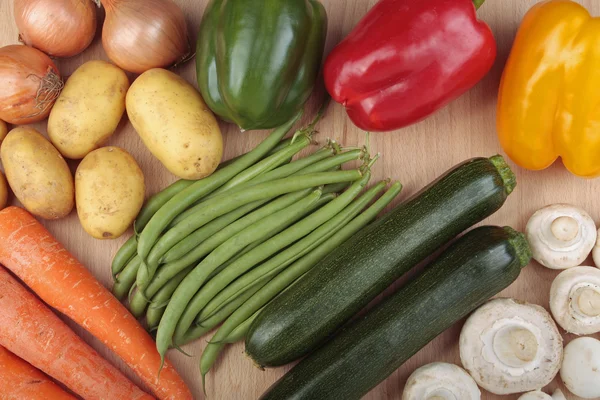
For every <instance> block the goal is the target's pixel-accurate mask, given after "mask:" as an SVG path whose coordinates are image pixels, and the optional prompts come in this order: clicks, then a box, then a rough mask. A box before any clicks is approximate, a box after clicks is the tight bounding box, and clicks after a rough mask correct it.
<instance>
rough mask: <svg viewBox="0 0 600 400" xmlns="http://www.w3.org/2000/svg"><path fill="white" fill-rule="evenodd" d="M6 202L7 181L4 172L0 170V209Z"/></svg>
mask: <svg viewBox="0 0 600 400" xmlns="http://www.w3.org/2000/svg"><path fill="white" fill-rule="evenodd" d="M6 203H8V183H6V178H5V177H4V174H3V173H2V172H0V210H2V209H3V208H4V207H6Z"/></svg>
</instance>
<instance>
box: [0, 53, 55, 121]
mask: <svg viewBox="0 0 600 400" xmlns="http://www.w3.org/2000/svg"><path fill="white" fill-rule="evenodd" d="M0 88H1V89H0V119H2V120H4V121H6V122H8V123H10V124H13V125H24V124H31V123H34V122H38V121H41V120H43V119H44V118H46V117H47V116H48V114H49V113H50V110H51V109H52V106H53V105H54V102H55V101H56V98H57V97H58V95H59V94H60V91H61V90H62V88H63V82H62V79H61V78H60V73H59V72H58V68H57V67H56V65H54V63H53V62H52V60H50V58H49V57H48V56H47V55H45V54H44V53H42V52H41V51H39V50H37V49H34V48H33V47H29V46H22V45H11V46H5V47H2V48H0Z"/></svg>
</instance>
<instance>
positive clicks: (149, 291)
mask: <svg viewBox="0 0 600 400" xmlns="http://www.w3.org/2000/svg"><path fill="white" fill-rule="evenodd" d="M312 191H313V189H306V190H303V191H300V192H295V193H290V194H288V195H286V196H282V197H280V198H279V199H276V200H274V201H272V202H271V203H269V204H267V205H266V206H264V207H262V208H260V209H258V210H256V211H255V212H253V213H251V214H249V215H246V216H245V217H244V218H242V219H238V220H237V221H235V222H233V223H231V224H229V225H227V226H225V227H224V228H223V229H221V230H219V231H218V232H216V233H215V232H213V233H211V236H210V238H208V237H207V240H205V241H202V242H200V243H199V245H198V246H197V247H196V248H195V249H193V251H192V253H189V255H186V256H184V257H183V258H180V259H178V260H176V261H174V262H171V263H168V264H165V265H163V266H162V267H161V268H160V269H159V270H158V272H157V274H156V275H155V277H154V279H152V282H151V283H150V284H149V285H148V287H147V288H146V290H145V291H144V292H143V293H142V291H141V290H138V291H137V292H136V294H135V295H134V297H133V299H132V301H131V302H130V305H129V307H130V310H131V311H132V313H133V314H134V315H136V316H138V315H141V314H142V313H143V312H144V309H145V307H146V303H147V300H146V299H147V298H149V297H152V296H154V295H155V294H156V293H157V291H158V290H160V288H161V287H162V286H163V285H164V284H165V283H166V282H167V281H168V279H170V278H171V277H173V276H174V275H176V274H177V273H178V272H179V271H181V270H182V269H184V268H186V267H189V266H191V265H193V264H194V263H196V262H197V261H199V260H200V259H201V258H202V257H204V256H205V255H207V254H208V253H210V252H211V251H212V250H214V249H215V248H217V247H218V246H219V245H221V244H222V243H224V242H225V241H226V240H227V239H229V238H230V237H232V236H233V235H235V234H236V233H238V232H240V231H241V230H243V229H244V228H245V227H247V226H249V225H251V224H253V223H255V222H257V221H260V220H261V219H263V218H266V217H267V216H269V215H271V214H273V213H274V212H277V211H279V210H282V209H284V208H286V207H288V206H290V205H292V204H293V203H295V202H296V201H298V200H300V199H302V198H303V197H306V196H307V195H309V194H310V192H312ZM330 196H331V195H323V196H321V198H320V199H319V200H318V201H317V202H316V203H315V205H314V207H318V206H319V205H321V204H323V202H325V201H328V200H331V197H330ZM251 204H252V203H251ZM311 209H312V206H311V207H310V208H308V209H307V212H308V211H310V210H311ZM238 210H239V209H238ZM234 212H235V211H232V213H234ZM230 214H231V213H229V214H225V216H227V215H230ZM221 218H222V217H221ZM215 221H217V220H215ZM215 221H213V222H215ZM213 222H211V223H210V224H207V225H205V227H206V226H209V225H211V224H212V223H213ZM223 222H224V221H223ZM285 227H286V226H281V228H280V229H278V230H275V231H274V232H273V233H272V234H271V235H275V234H276V233H279V232H280V230H283V229H285ZM201 229H202V228H201ZM265 240H266V239H265ZM180 243H181V242H180ZM249 246H252V244H251V245H248V246H247V247H249ZM244 250H245V249H243V250H242V252H243V251H244ZM190 255H191V256H190ZM228 262H229V261H228Z"/></svg>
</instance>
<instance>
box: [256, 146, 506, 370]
mask: <svg viewBox="0 0 600 400" xmlns="http://www.w3.org/2000/svg"><path fill="white" fill-rule="evenodd" d="M514 186H515V176H514V174H513V173H512V171H511V170H510V168H509V167H508V166H507V164H506V163H505V161H504V159H503V158H502V157H501V156H494V157H492V158H490V159H487V158H476V159H472V160H469V161H466V162H465V163H463V164H461V165H458V166H457V167H455V168H454V169H452V170H450V171H448V172H447V173H446V174H444V175H443V176H442V177H441V178H439V179H438V180H437V181H435V182H433V183H432V184H431V185H429V186H428V187H426V188H425V189H424V190H422V191H421V192H420V193H418V194H416V195H415V196H414V197H412V198H411V199H409V200H407V201H406V202H405V203H403V204H401V205H399V206H398V207H396V208H395V209H394V210H392V211H391V212H390V213H388V214H386V215H385V216H383V218H381V219H380V220H378V221H376V222H375V223H374V224H372V225H370V226H368V227H367V228H365V229H364V230H362V231H361V232H359V233H358V234H356V235H355V236H353V237H352V238H351V239H350V240H348V241H347V242H346V243H344V244H343V245H342V246H340V247H339V248H338V249H337V250H335V251H334V252H332V253H331V254H330V255H329V256H328V257H327V258H325V259H324V260H323V261H321V262H320V263H319V264H317V265H316V266H315V268H314V269H313V270H311V271H310V272H309V273H307V275H305V276H304V277H303V278H302V279H301V280H300V281H298V282H297V283H296V284H295V285H294V286H292V287H290V288H289V289H288V290H287V291H286V292H284V293H282V294H281V295H280V296H279V297H278V298H276V299H274V300H273V302H271V304H269V305H268V306H267V307H266V308H265V309H264V310H263V312H261V313H260V315H259V316H258V318H257V319H256V320H255V321H254V322H253V323H252V325H251V327H250V330H249V332H248V335H247V336H246V352H247V353H248V355H249V356H250V357H251V358H252V359H253V360H254V361H255V362H256V363H257V364H258V365H260V366H269V367H270V366H279V365H284V364H287V363H289V362H291V361H294V360H296V359H298V358H300V357H302V356H304V355H306V354H307V353H309V352H310V351H312V350H314V349H315V348H317V347H318V346H319V345H321V344H322V343H323V342H324V341H325V340H326V339H327V338H328V337H329V336H330V335H331V334H333V333H334V332H335V331H336V330H337V329H339V328H340V327H341V326H342V325H343V324H344V323H345V322H347V321H348V320H349V319H350V318H351V317H352V316H354V315H355V314H356V313H357V312H358V311H359V310H360V309H361V308H363V307H364V306H366V305H367V304H368V303H369V302H370V301H371V300H372V299H373V298H375V297H376V296H377V295H378V294H379V293H381V292H382V291H383V290H384V289H385V288H387V287H388V286H389V285H390V284H392V283H393V282H394V281H395V280H396V279H397V278H399V277H400V276H402V275H403V274H404V273H406V272H407V271H409V270H410V269H411V268H413V267H414V266H416V265H417V264H419V263H420V262H422V261H423V260H424V259H426V258H427V257H428V256H430V255H431V254H433V253H434V252H435V251H436V250H437V249H439V248H440V247H442V246H443V245H444V244H446V243H447V242H449V241H450V240H451V239H453V238H454V237H456V236H457V235H458V234H459V233H461V232H462V231H464V230H466V229H467V228H469V227H471V226H472V225H474V224H476V223H478V222H480V221H481V220H483V219H484V218H486V217H488V216H490V215H491V214H493V213H494V212H495V211H497V210H498V209H499V208H500V207H501V206H502V205H503V204H504V201H505V200H506V198H507V196H508V195H509V194H510V193H511V192H512V190H513V189H514Z"/></svg>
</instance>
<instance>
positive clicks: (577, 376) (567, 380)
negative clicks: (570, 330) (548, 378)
mask: <svg viewBox="0 0 600 400" xmlns="http://www.w3.org/2000/svg"><path fill="white" fill-rule="evenodd" d="M560 377H561V379H562V381H563V383H564V384H565V386H566V387H567V389H569V391H570V392H571V393H573V394H574V395H576V396H579V397H583V398H584V399H597V398H600V340H597V339H594V338H591V337H580V338H577V339H574V340H572V341H571V342H570V343H569V344H568V345H566V346H565V358H564V360H563V363H562V368H561V369H560Z"/></svg>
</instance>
